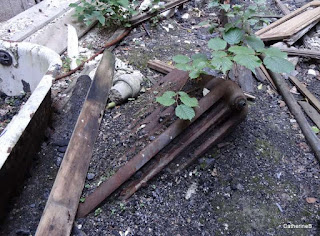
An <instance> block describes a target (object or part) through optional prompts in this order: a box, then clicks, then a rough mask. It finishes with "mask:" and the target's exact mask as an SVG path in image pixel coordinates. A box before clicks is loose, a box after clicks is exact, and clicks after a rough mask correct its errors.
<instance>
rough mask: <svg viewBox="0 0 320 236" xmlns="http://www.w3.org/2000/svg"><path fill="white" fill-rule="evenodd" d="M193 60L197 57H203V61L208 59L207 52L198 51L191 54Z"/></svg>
mask: <svg viewBox="0 0 320 236" xmlns="http://www.w3.org/2000/svg"><path fill="white" fill-rule="evenodd" d="M191 59H192V60H197V59H202V60H203V61H205V60H207V59H208V58H207V55H206V54H202V53H197V54H193V55H192V56H191Z"/></svg>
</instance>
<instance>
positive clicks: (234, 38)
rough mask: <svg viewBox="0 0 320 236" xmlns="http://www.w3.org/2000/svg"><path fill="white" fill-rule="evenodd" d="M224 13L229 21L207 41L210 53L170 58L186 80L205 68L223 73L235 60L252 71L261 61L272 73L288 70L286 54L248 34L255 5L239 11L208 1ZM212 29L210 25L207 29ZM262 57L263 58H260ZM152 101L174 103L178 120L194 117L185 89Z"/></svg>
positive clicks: (193, 100) (192, 102) (192, 101)
mask: <svg viewBox="0 0 320 236" xmlns="http://www.w3.org/2000/svg"><path fill="white" fill-rule="evenodd" d="M211 5H213V6H217V7H218V8H219V9H221V10H222V11H224V12H225V14H226V16H228V17H229V18H234V21H233V23H227V24H225V25H224V27H221V28H218V31H219V36H217V37H215V38H212V39H210V40H209V41H208V48H209V49H210V50H211V56H210V57H208V56H207V55H205V54H195V55H193V56H191V58H189V57H188V56H185V55H176V56H174V57H173V58H172V59H173V61H174V62H175V63H176V65H175V66H176V68H178V69H180V70H184V71H189V77H190V79H196V78H199V77H200V75H201V74H206V72H205V69H206V68H208V69H213V70H217V71H220V72H222V73H223V74H224V75H225V76H227V74H228V72H229V71H230V70H231V69H232V67H233V65H234V64H235V63H237V64H239V65H242V66H244V67H246V68H248V69H249V70H251V71H252V72H253V73H254V74H255V69H256V68H257V67H259V66H260V65H262V64H264V65H265V66H266V67H267V68H268V69H269V70H271V71H273V72H276V73H290V72H291V71H293V70H294V66H293V64H292V63H291V62H289V61H288V60H287V54H286V53H284V52H282V51H280V50H279V49H278V48H274V47H270V48H266V47H265V45H264V43H263V41H262V40H261V39H259V38H258V37H256V36H254V35H252V34H251V33H250V26H249V25H250V24H253V23H257V22H258V21H253V19H254V14H255V13H256V6H249V7H248V8H247V9H245V10H243V7H242V6H240V5H234V6H230V5H229V4H218V3H217V2H215V3H214V4H211ZM210 30H211V31H212V27H211V28H210ZM260 57H261V58H263V61H262V60H261V59H260ZM156 101H157V102H159V103H160V104H162V105H163V106H171V105H173V104H176V105H177V106H176V109H175V114H176V116H178V117H179V118H180V119H184V120H191V119H192V118H193V117H194V116H195V111H194V107H196V106H198V101H197V99H196V98H191V97H189V95H188V94H186V93H185V92H181V91H180V92H177V93H176V92H173V91H166V92H165V93H164V94H163V95H162V96H160V97H157V98H156Z"/></svg>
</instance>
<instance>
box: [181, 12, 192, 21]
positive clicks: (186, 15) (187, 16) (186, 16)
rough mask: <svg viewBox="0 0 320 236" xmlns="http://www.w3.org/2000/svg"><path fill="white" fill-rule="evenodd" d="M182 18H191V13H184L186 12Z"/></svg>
mask: <svg viewBox="0 0 320 236" xmlns="http://www.w3.org/2000/svg"><path fill="white" fill-rule="evenodd" d="M181 18H182V19H184V20H187V19H189V18H190V15H189V13H184V14H183V15H182V16H181Z"/></svg>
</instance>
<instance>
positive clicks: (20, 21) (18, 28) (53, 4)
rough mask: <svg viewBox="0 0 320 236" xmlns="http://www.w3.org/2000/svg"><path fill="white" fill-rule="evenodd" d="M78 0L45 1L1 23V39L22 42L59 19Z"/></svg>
mask: <svg viewBox="0 0 320 236" xmlns="http://www.w3.org/2000/svg"><path fill="white" fill-rule="evenodd" d="M74 2H78V0H59V1H57V0H44V1H42V2H40V3H38V4H36V5H35V6H33V7H32V8H29V9H28V10H26V11H24V12H22V13H20V14H19V15H16V16H15V17H13V18H11V19H10V20H8V21H5V22H1V23H0V38H1V39H6V40H12V41H22V40H24V39H26V38H27V37H29V36H30V35H32V34H33V33H35V32H36V31H38V30H39V29H41V28H42V27H44V26H45V25H47V24H48V23H49V22H51V21H52V20H53V19H55V18H57V17H59V16H60V15H62V14H63V13H65V12H66V11H68V9H70V7H69V4H70V3H74Z"/></svg>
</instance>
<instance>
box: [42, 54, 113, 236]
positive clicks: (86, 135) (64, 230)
mask: <svg viewBox="0 0 320 236" xmlns="http://www.w3.org/2000/svg"><path fill="white" fill-rule="evenodd" d="M114 66H115V59H114V56H113V55H112V54H111V53H110V52H109V51H108V50H106V51H105V52H104V54H103V58H102V61H101V62H100V64H99V66H98V69H97V72H96V74H95V77H94V79H93V82H92V84H91V87H90V89H89V92H88V95H87V97H86V100H85V102H84V105H83V107H82V110H81V113H80V115H79V118H78V120H77V124H76V126H75V129H74V131H73V134H72V137H71V140H70V142H69V145H68V148H67V151H66V154H65V156H64V158H63V161H62V163H61V166H60V169H59V172H58V174H57V177H56V180H55V182H54V185H53V187H52V190H51V193H50V196H49V199H48V201H47V204H46V207H45V209H44V212H43V214H42V217H41V220H40V223H39V225H38V228H37V231H36V235H37V236H43V235H50V236H61V235H70V232H71V229H72V225H73V221H74V218H75V215H76V211H77V208H78V204H79V199H80V196H81V193H82V189H83V186H84V183H85V178H86V174H87V171H88V168H89V163H90V159H91V156H92V152H93V146H94V143H95V140H96V136H97V134H98V131H99V126H100V122H101V119H102V116H103V111H104V107H105V104H106V102H107V99H108V93H109V90H110V88H111V86H112V80H113V73H114Z"/></svg>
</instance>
